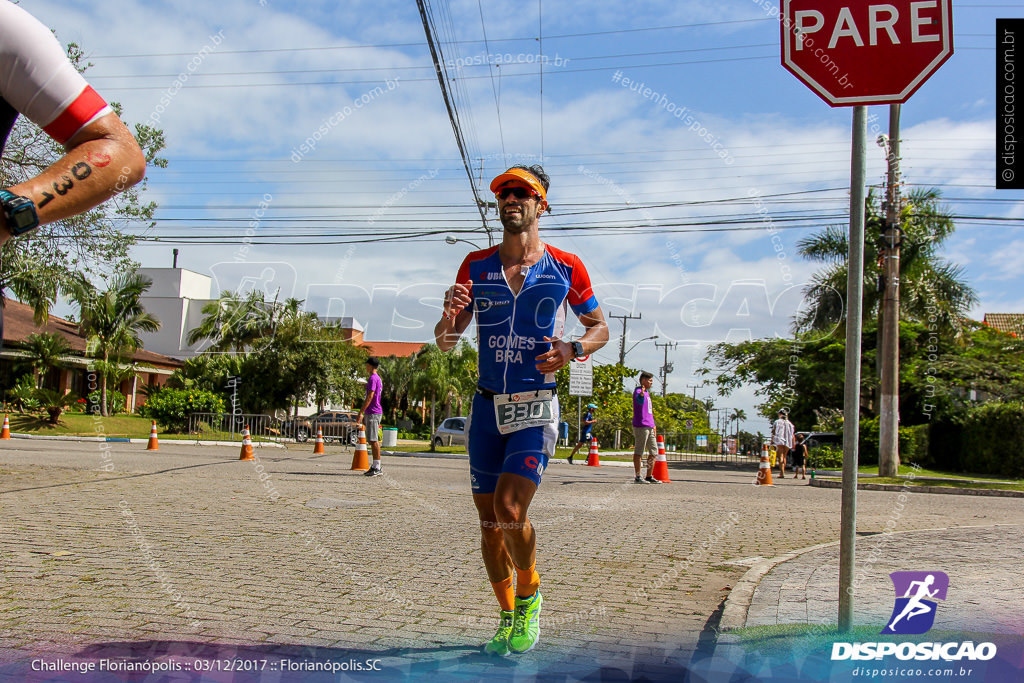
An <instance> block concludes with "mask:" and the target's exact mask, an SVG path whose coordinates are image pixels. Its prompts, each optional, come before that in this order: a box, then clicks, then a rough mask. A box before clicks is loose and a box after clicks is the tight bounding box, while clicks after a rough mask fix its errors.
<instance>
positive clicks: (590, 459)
mask: <svg viewBox="0 0 1024 683" xmlns="http://www.w3.org/2000/svg"><path fill="white" fill-rule="evenodd" d="M587 466H588V467H600V466H601V454H600V453H598V450H597V438H596V437H595V438H593V439H591V440H590V453H589V454H588V455H587Z"/></svg>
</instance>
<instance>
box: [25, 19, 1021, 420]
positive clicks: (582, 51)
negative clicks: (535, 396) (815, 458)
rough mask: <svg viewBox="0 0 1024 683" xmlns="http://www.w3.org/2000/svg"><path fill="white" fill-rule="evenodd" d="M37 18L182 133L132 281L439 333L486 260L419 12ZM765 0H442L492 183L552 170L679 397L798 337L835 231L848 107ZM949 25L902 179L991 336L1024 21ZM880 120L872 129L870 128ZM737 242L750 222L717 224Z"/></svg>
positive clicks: (1012, 246) (616, 297)
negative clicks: (933, 208) (939, 229)
mask: <svg viewBox="0 0 1024 683" xmlns="http://www.w3.org/2000/svg"><path fill="white" fill-rule="evenodd" d="M22 5H23V6H24V7H25V8H26V9H28V10H29V11H30V12H32V13H34V14H35V15H36V16H37V17H39V18H40V19H41V20H42V21H43V22H44V23H47V24H48V25H50V26H51V27H53V28H54V29H56V31H57V34H58V38H59V39H60V40H61V41H62V42H65V43H66V42H70V41H74V42H77V43H79V44H80V45H81V46H82V47H83V48H84V49H85V51H86V53H87V54H88V55H90V60H91V61H92V62H93V64H94V66H93V67H92V68H91V69H90V70H89V72H88V74H87V76H88V78H89V79H90V81H91V82H92V83H93V85H94V86H95V87H96V88H97V90H99V91H100V93H101V94H104V95H105V96H106V97H107V98H108V99H111V100H116V101H119V102H121V103H122V104H123V105H124V107H125V114H126V118H127V119H128V120H129V121H141V120H147V119H151V120H156V117H158V118H159V124H160V126H161V127H162V128H163V129H164V131H165V133H166V135H167V141H168V148H167V150H166V151H165V153H164V154H165V156H166V157H167V158H168V159H169V160H170V166H169V167H168V168H167V169H152V170H151V171H150V174H149V192H148V195H149V196H150V197H152V198H153V199H155V200H156V201H158V202H159V204H160V210H159V212H158V221H157V226H156V228H155V229H154V230H152V231H148V232H147V233H146V234H145V235H144V237H145V238H146V241H144V242H142V243H141V244H140V246H138V247H137V248H136V249H135V252H134V254H135V258H136V259H137V260H138V261H139V262H140V263H141V264H142V265H143V266H146V267H157V266H169V265H170V263H171V249H172V248H174V247H176V248H178V249H180V250H181V256H180V257H179V264H180V265H182V266H184V267H187V268H190V269H193V270H196V271H199V272H203V273H208V274H212V275H214V277H215V278H216V279H217V283H218V284H219V285H220V286H222V287H225V288H235V287H237V285H238V283H239V281H240V278H242V277H246V276H248V277H257V279H258V278H259V277H261V276H262V275H254V274H269V275H270V277H269V280H268V281H269V282H270V285H268V287H271V288H272V289H274V290H276V289H277V288H278V287H280V291H281V294H282V296H296V297H298V298H300V299H305V300H307V302H308V303H309V305H310V306H311V307H315V308H316V309H317V310H318V311H319V312H321V313H330V314H334V315H354V316H356V318H357V319H359V320H360V321H361V322H362V323H363V324H364V325H365V326H366V328H367V337H368V338H370V339H377V340H386V339H393V340H399V341H416V340H426V339H429V338H430V336H431V335H430V329H431V328H432V326H433V323H434V321H435V320H436V306H437V300H438V298H439V297H440V295H441V293H442V291H443V289H444V288H445V287H446V286H447V284H448V283H450V282H451V281H452V279H453V277H454V273H455V270H456V268H457V267H458V264H459V263H460V261H461V259H462V257H463V256H464V254H465V252H466V249H468V248H469V247H468V245H467V244H462V243H457V244H456V245H448V244H446V243H445V241H444V237H445V236H446V235H450V236H452V237H456V238H460V239H465V240H469V241H472V242H476V243H477V244H486V243H487V236H486V234H485V233H484V232H483V229H482V224H481V219H480V216H479V213H478V211H477V209H476V207H475V205H474V203H473V197H472V194H471V191H470V184H469V180H468V178H467V173H466V170H465V169H464V167H463V164H462V161H461V159H460V157H459V153H458V149H457V147H456V144H455V139H454V135H453V133H452V128H451V124H450V123H449V120H448V115H447V113H446V111H445V109H444V104H443V101H442V98H441V94H440V89H439V87H438V83H437V80H436V77H435V76H434V73H433V67H432V63H431V60H430V54H429V51H428V49H427V47H426V43H425V40H424V31H423V26H422V23H421V20H420V16H419V13H418V10H417V8H416V3H414V2H412V1H411V0H405V1H403V2H396V1H394V0H377V1H375V2H372V3H371V2H364V1H361V0H357V1H355V2H346V3H344V4H343V5H340V6H339V4H337V3H320V2H303V3H292V2H281V1H277V0H265V1H262V0H253V1H248V2H240V1H239V2H232V1H228V2H221V3H204V2H174V3H169V2H161V3H157V2H136V1H125V2H119V3H118V4H117V8H118V9H117V12H116V13H111V11H110V9H109V7H110V6H109V5H107V4H105V3H88V4H83V3H75V2H64V1H49V2H45V3H44V2H35V1H33V0H25V1H24V2H23V3H22ZM766 5H767V6H768V7H769V8H770V7H771V4H770V3H766V2H765V1H764V0H758V1H757V2H755V1H754V0H726V1H725V2H718V3H711V2H667V1H666V2H662V1H655V0H648V1H645V2H634V3H629V4H628V6H627V5H624V3H619V2H617V3H612V2H605V1H600V0H598V1H591V2H562V3H557V4H556V3H546V4H543V12H541V5H540V4H539V3H520V4H516V5H507V4H500V5H498V4H494V3H482V2H468V1H462V0H450V1H449V2H448V3H445V4H444V5H441V4H438V3H432V9H433V13H434V17H433V18H434V22H435V26H436V27H437V32H438V36H439V38H440V46H441V50H442V52H443V55H444V58H445V61H446V63H447V64H448V66H449V75H450V76H451V77H452V79H453V80H452V81H451V83H452V85H453V87H454V90H455V93H456V105H457V110H458V115H459V119H460V121H461V123H462V129H463V131H464V135H465V140H466V144H467V148H468V150H469V155H470V157H471V160H472V168H471V171H472V173H473V176H474V178H476V180H477V185H478V186H480V187H486V185H487V181H488V180H489V179H490V178H491V177H493V175H495V174H496V173H498V172H500V171H501V170H503V169H504V168H505V167H506V166H507V165H510V164H512V163H521V162H527V163H535V162H537V161H541V160H543V163H544V165H545V167H546V168H547V170H548V172H549V174H550V175H551V178H552V187H551V192H550V195H549V198H550V200H551V203H552V205H553V208H554V211H553V213H552V214H551V215H548V216H545V217H544V218H543V219H542V235H543V236H544V238H545V239H546V240H547V241H549V242H550V243H551V244H553V245H555V246H558V247H561V248H564V249H568V250H570V251H574V252H577V253H579V254H580V255H581V256H582V257H583V259H584V261H585V263H586V264H587V265H588V267H589V269H590V273H591V277H592V279H593V281H594V283H595V285H597V287H598V292H599V294H600V296H601V298H602V303H603V305H604V308H605V311H606V313H614V314H616V315H620V314H624V313H630V312H631V313H633V314H638V313H642V316H643V317H642V318H641V319H640V320H634V321H631V322H630V324H629V327H628V337H629V339H628V340H627V344H628V345H629V346H632V345H633V343H634V342H638V341H640V340H642V339H644V338H645V337H648V336H651V335H654V334H658V335H659V339H658V340H657V341H659V342H663V341H676V342H678V343H679V346H678V347H676V348H674V349H672V350H670V355H669V360H670V361H672V362H673V363H674V367H675V369H674V372H673V373H672V374H671V375H670V376H669V390H670V391H687V392H688V393H689V392H690V391H692V390H691V389H689V388H688V385H692V384H695V383H697V382H695V378H694V371H695V370H696V369H697V368H698V367H699V366H700V359H701V357H702V355H703V348H704V347H705V346H706V345H707V344H709V343H714V342H717V341H721V340H724V339H730V340H736V339H742V338H746V337H748V336H752V337H762V336H766V335H770V334H785V333H786V330H787V327H788V323H789V316H790V315H791V314H792V312H793V311H794V310H795V309H796V307H797V306H798V305H799V296H794V294H795V293H796V292H798V290H794V289H793V287H799V286H800V285H802V284H803V283H804V282H805V281H806V280H807V278H808V277H809V276H810V275H811V273H812V272H813V270H814V266H813V264H810V263H808V262H806V261H803V260H801V259H800V258H799V256H798V255H797V254H796V252H795V244H796V242H797V240H799V239H800V238H801V237H803V236H805V235H808V234H810V233H811V232H812V231H813V230H814V229H816V228H821V227H824V226H825V225H829V224H844V223H845V221H846V214H847V212H848V207H849V202H848V198H847V197H848V194H847V193H848V187H849V167H850V166H849V155H850V121H851V110H850V109H848V108H836V109H832V108H830V107H829V106H827V105H826V104H825V103H824V102H822V101H821V100H820V99H819V98H818V97H817V96H816V95H815V94H814V93H812V92H811V91H810V90H809V89H808V88H807V87H806V86H804V85H803V84H802V83H800V82H799V81H797V80H796V79H795V78H794V77H793V76H792V75H790V74H789V72H787V71H786V70H785V69H783V68H782V67H781V65H780V64H779V45H778V43H779V27H778V23H777V21H774V20H772V19H771V18H769V17H768V16H767V12H766V9H765V7H766ZM953 7H954V43H955V50H956V52H955V54H954V55H953V57H952V58H951V59H950V60H949V61H948V62H947V63H946V64H945V65H944V66H943V67H942V68H941V69H940V70H939V72H938V73H937V74H935V75H934V76H933V77H932V78H931V79H930V80H929V81H928V82H927V83H926V84H925V85H924V86H923V87H922V88H921V89H920V90H919V91H918V92H917V93H916V94H915V95H914V96H913V98H911V100H910V101H909V103H908V104H907V105H905V106H904V108H903V118H902V127H903V134H902V136H901V137H902V139H903V150H902V151H903V158H904V162H903V170H904V180H905V182H907V183H909V184H912V185H927V186H937V187H939V188H940V189H941V190H942V192H943V194H944V196H945V197H947V199H948V200H949V201H948V204H949V207H950V208H951V210H952V211H953V212H954V213H956V214H958V215H960V216H965V217H974V218H970V219H967V218H965V219H964V220H961V221H959V222H958V225H959V228H958V231H957V233H956V235H955V237H954V238H953V239H951V240H950V241H949V243H948V245H947V249H946V256H947V257H948V258H950V259H951V260H953V261H955V262H957V263H959V264H961V265H963V266H964V268H965V272H966V276H967V278H968V280H969V281H970V283H971V284H972V285H973V286H974V287H975V288H976V289H977V291H978V294H979V298H980V304H979V305H978V307H977V308H976V309H975V310H974V314H975V316H976V317H979V318H980V317H981V315H982V314H983V313H984V312H1015V311H1022V310H1024V294H1022V292H1024V276H1022V275H1021V273H1022V270H1024V269H1022V268H1021V266H1024V249H1022V248H1021V247H1024V232H1022V231H1021V227H1020V224H1019V223H1014V222H1012V221H1011V222H1006V221H1001V222H996V221H994V220H989V219H990V218H1007V217H1009V218H1017V219H1020V218H1021V217H1022V214H1024V212H1022V210H1021V205H1020V203H1019V200H1020V198H1021V192H1014V191H1002V192H996V191H995V190H994V189H993V187H994V181H993V179H994V174H995V170H994V169H995V166H994V157H995V154H994V147H995V124H994V112H995V101H994V88H995V85H994V81H995V65H994V60H995V50H994V37H993V35H994V29H995V19H996V17H1001V16H1014V15H1015V14H1016V15H1020V14H1021V11H1020V10H1021V8H1020V6H1019V5H1012V4H1009V3H981V2H954V3H953ZM485 35H486V39H487V40H486V43H485V42H484V37H485ZM538 55H543V56H544V57H545V58H546V64H545V65H544V66H543V69H542V68H541V67H540V66H539V64H538V61H539V60H538ZM488 61H490V62H500V65H495V64H486V63H484V62H488ZM180 73H186V74H187V76H188V78H187V81H186V82H185V83H184V84H181V85H180V86H179V85H175V80H176V76H175V74H180ZM616 74H618V75H619V78H618V79H617V80H615V76H616ZM627 80H628V81H630V82H633V83H642V84H643V85H644V86H645V87H650V88H651V89H652V90H653V91H657V92H658V93H659V96H658V97H657V98H653V97H652V98H645V97H644V96H643V95H642V94H640V93H638V92H636V91H634V90H631V89H630V88H629V87H628V86H626V87H624V85H623V84H624V83H625V82H626V81H627ZM636 90H641V88H639V87H637V88H636ZM662 96H664V97H662ZM162 98H163V99H162ZM669 105H671V106H669ZM346 107H347V109H346ZM684 108H685V110H684ZM681 110H684V111H685V114H680V115H678V116H677V115H673V112H679V111H681ZM887 112H888V108H887V107H872V108H870V110H869V116H871V117H873V118H872V123H873V125H876V126H877V127H878V131H879V132H884V131H885V130H886V129H887V126H888V121H887ZM695 124H696V125H695ZM874 137H875V135H874V133H872V134H870V138H871V141H870V143H869V146H868V150H867V154H868V179H869V182H870V183H872V184H879V183H881V182H882V179H883V177H884V152H883V150H881V149H880V148H879V147H877V146H876V145H875V144H874V143H873V139H874ZM304 143H305V144H306V150H305V151H303V148H302V145H303V144H304ZM481 179H482V182H481ZM484 198H485V199H490V197H489V196H487V194H486V192H485V193H484ZM757 201H761V202H763V204H757ZM759 209H763V212H762V214H760V215H758V213H757V212H758V210H759ZM765 216H769V217H771V219H772V220H771V222H770V223H769V222H768V221H767V220H766V219H765V218H764V217H765ZM489 219H490V225H491V226H496V227H498V228H500V224H499V223H498V222H497V221H496V220H495V216H494V214H493V212H492V213H491V214H490V216H489ZM738 219H744V220H739V222H738V223H737V222H736V221H737V220H738ZM666 224H667V225H666ZM723 226H728V227H744V228H747V229H745V230H729V231H707V230H706V228H707V227H714V228H721V227H723ZM772 226H775V227H778V228H779V229H778V231H777V232H775V231H774V230H773V228H772ZM247 229H249V230H250V234H249V239H251V240H252V242H253V244H252V245H251V246H250V245H246V244H243V238H245V237H246V230H247ZM328 235H329V236H328ZM218 236H219V237H218ZM156 238H159V241H154V240H155V239H156ZM778 244H781V245H782V249H783V252H782V253H783V254H784V257H783V258H781V259H780V258H776V254H777V253H778V252H777V251H776V249H777V246H776V245H778ZM243 247H247V248H245V249H243ZM328 301H331V303H328ZM612 322H613V323H614V325H613V328H612V329H613V335H614V334H617V333H618V332H620V331H621V323H619V322H617V321H612ZM617 351H618V347H617V345H616V343H615V342H614V341H613V342H612V343H610V344H609V346H608V347H607V348H606V349H605V350H604V351H602V352H601V353H600V354H598V362H602V361H606V362H613V361H614V360H615V359H616V358H617ZM663 353H664V350H663V349H661V348H655V346H654V342H653V341H652V340H648V341H642V342H640V343H639V344H637V346H636V347H635V349H634V350H632V351H631V352H630V353H629V356H628V359H627V360H628V364H629V365H632V366H636V367H644V368H648V369H651V370H652V371H657V368H658V367H659V366H660V365H661V364H662V360H663V357H664V356H663ZM657 388H659V385H656V389H657ZM708 394H710V390H709V389H707V388H702V389H698V390H697V395H698V396H704V395H708ZM754 403H755V399H754V397H753V396H752V393H751V392H750V391H743V392H738V393H737V394H734V396H733V397H731V398H729V399H723V400H722V401H721V402H720V405H729V406H730V407H741V408H744V409H746V410H747V413H748V415H750V416H753V415H754V410H753V406H754ZM752 426H755V427H756V425H752Z"/></svg>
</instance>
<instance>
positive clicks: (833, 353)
mask: <svg viewBox="0 0 1024 683" xmlns="http://www.w3.org/2000/svg"><path fill="white" fill-rule="evenodd" d="M875 326H876V323H874V322H872V323H871V324H868V325H865V328H864V334H863V337H862V341H861V348H862V349H863V352H862V355H863V356H864V358H865V360H866V365H867V366H868V367H871V366H872V365H873V362H874V357H875V348H874V344H875V341H876V340H877V335H876V328H875ZM899 329H900V338H899V345H900V357H901V361H900V365H901V367H900V386H899V392H900V422H901V424H902V425H904V426H910V425H916V424H922V423H925V422H928V421H929V420H931V419H932V418H933V417H935V416H936V415H952V414H960V413H963V412H964V411H966V410H967V409H968V408H969V407H970V406H972V405H974V404H976V403H977V402H978V401H986V400H987V401H1000V402H1014V401H1021V400H1024V340H1021V339H1018V338H1016V337H1014V336H1012V335H1008V334H1004V333H1002V332H998V331H996V330H993V329H991V328H988V327H985V326H984V325H981V324H979V323H976V322H973V321H966V322H965V323H964V330H965V334H964V336H963V338H962V339H960V340H957V339H954V338H952V337H950V336H943V335H941V334H940V333H939V324H938V321H937V320H936V321H935V322H932V323H915V322H905V321H901V322H900V328H899ZM845 347H846V345H845V343H844V340H842V339H834V338H831V337H827V338H823V337H816V336H814V335H798V339H797V340H795V341H794V340H784V339H759V340H755V341H749V342H741V343H738V344H717V345H715V346H712V347H711V348H710V349H709V350H708V354H707V357H706V359H705V360H706V362H707V364H708V367H707V368H706V369H705V370H704V373H705V374H706V375H715V374H717V375H718V376H717V377H716V378H715V379H714V382H715V383H716V384H717V386H718V390H719V393H720V394H722V395H727V394H729V393H730V392H731V391H733V390H734V389H736V388H739V387H741V386H750V385H754V386H757V390H756V392H755V393H756V394H757V395H759V396H761V397H763V399H764V401H763V402H762V403H760V404H758V410H759V413H760V414H761V415H762V416H763V417H765V418H768V419H770V418H771V417H773V416H774V414H775V413H776V412H777V411H778V409H779V408H789V410H790V419H791V420H792V421H793V422H794V424H797V425H798V426H799V425H807V426H808V427H810V426H827V427H829V428H831V429H835V428H836V427H838V426H839V425H840V424H841V421H840V420H839V413H838V411H839V409H841V408H842V405H843V384H844V377H845ZM719 372H720V374H718V373H719ZM861 378H862V381H863V386H862V389H861V401H860V405H861V413H862V415H863V416H864V417H865V418H871V417H876V416H877V415H878V410H879V406H878V405H877V401H876V400H875V399H874V395H875V393H874V390H875V389H876V388H877V384H876V380H875V375H874V374H873V373H871V372H864V373H862V376H861ZM831 429H830V430H831Z"/></svg>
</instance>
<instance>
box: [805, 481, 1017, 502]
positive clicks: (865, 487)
mask: <svg viewBox="0 0 1024 683" xmlns="http://www.w3.org/2000/svg"><path fill="white" fill-rule="evenodd" d="M810 484H811V486H817V487H818V488H823V489H841V488H843V482H841V481H829V480H827V479H811V480H810ZM857 489H858V490H859V491H902V492H904V493H944V494H946V495H953V496H997V497H999V498H1024V491H1007V490H1006V489H964V488H957V487H955V486H927V485H921V486H919V485H917V484H872V483H870V482H865V483H861V482H857Z"/></svg>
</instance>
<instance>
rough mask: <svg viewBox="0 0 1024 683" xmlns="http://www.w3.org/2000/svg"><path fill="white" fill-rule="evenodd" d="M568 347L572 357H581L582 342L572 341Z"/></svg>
mask: <svg viewBox="0 0 1024 683" xmlns="http://www.w3.org/2000/svg"><path fill="white" fill-rule="evenodd" d="M569 346H571V347H572V357H573V358H581V357H582V356H583V342H581V341H580V340H579V339H574V340H572V341H571V342H569Z"/></svg>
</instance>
